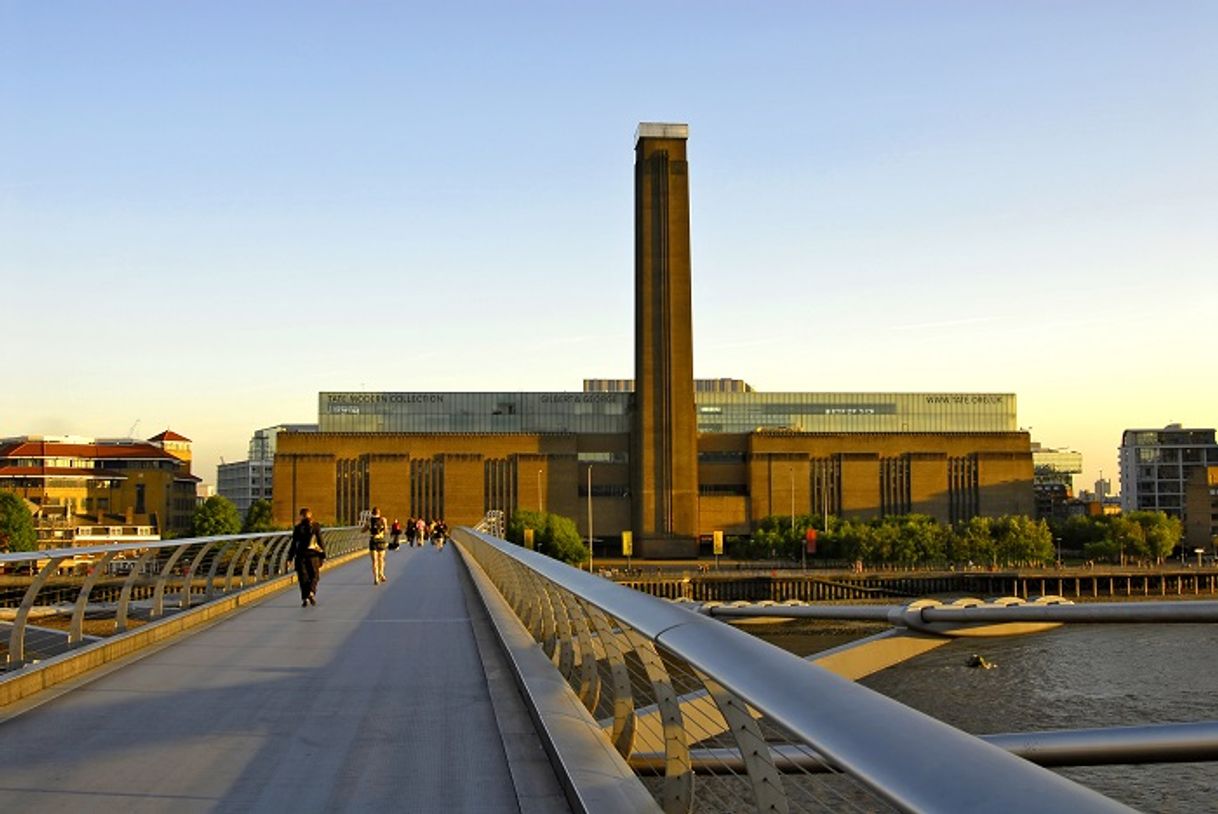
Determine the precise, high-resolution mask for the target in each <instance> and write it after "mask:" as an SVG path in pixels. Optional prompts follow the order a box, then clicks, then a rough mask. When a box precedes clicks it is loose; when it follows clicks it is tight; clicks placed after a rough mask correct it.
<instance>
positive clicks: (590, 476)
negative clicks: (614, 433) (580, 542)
mask: <svg viewBox="0 0 1218 814" xmlns="http://www.w3.org/2000/svg"><path fill="white" fill-rule="evenodd" d="M588 573H589V574H591V573H592V464H588Z"/></svg>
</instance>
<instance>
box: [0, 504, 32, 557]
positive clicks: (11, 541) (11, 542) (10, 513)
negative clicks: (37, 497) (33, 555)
mask: <svg viewBox="0 0 1218 814" xmlns="http://www.w3.org/2000/svg"><path fill="white" fill-rule="evenodd" d="M37 547H38V532H37V531H35V530H34V519H33V517H32V516H31V515H30V509H29V507H28V506H27V505H26V503H25V501H24V500H22V499H21V498H19V497H17V496H16V495H15V494H13V493H12V492H0V551H33V550H34V549H36V548H37Z"/></svg>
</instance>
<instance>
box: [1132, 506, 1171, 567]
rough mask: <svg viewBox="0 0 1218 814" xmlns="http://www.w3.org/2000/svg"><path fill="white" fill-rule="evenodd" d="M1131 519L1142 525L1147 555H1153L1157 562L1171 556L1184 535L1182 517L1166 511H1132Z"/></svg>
mask: <svg viewBox="0 0 1218 814" xmlns="http://www.w3.org/2000/svg"><path fill="white" fill-rule="evenodd" d="M1129 519H1130V520H1132V521H1134V522H1135V523H1137V524H1138V525H1139V526H1141V527H1142V537H1143V540H1144V541H1145V542H1144V547H1145V552H1146V556H1148V557H1153V558H1154V559H1155V561H1156V562H1162V561H1163V559H1164V558H1165V557H1170V556H1171V553H1172V550H1174V549H1175V547H1176V546H1178V545H1180V538H1181V537H1183V536H1184V524H1183V523H1181V522H1180V518H1178V517H1171V516H1169V515H1168V514H1166V513H1165V512H1145V511H1144V512H1130V513H1129Z"/></svg>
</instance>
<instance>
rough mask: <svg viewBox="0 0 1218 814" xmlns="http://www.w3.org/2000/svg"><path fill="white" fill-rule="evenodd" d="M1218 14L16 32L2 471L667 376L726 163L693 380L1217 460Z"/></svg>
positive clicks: (700, 277)
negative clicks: (55, 450) (6, 466)
mask: <svg viewBox="0 0 1218 814" xmlns="http://www.w3.org/2000/svg"><path fill="white" fill-rule="evenodd" d="M1215 30H1218V4H1213V3H1203V2H1179V3H1172V4H1168V5H1156V4H1146V3H1135V2H1086V1H1081V2H1072V3H1050V2H1037V1H1036V0H1030V1H1029V0H1021V1H1020V2H992V3H967V2H963V0H957V1H956V2H914V3H909V2H895V0H893V1H892V2H867V1H866V0H864V1H863V2H855V1H851V2H845V1H844V0H843V1H842V2H817V3H795V2H773V3H766V4H740V3H732V2H726V0H724V1H723V2H715V1H714V0H708V2H702V3H688V2H648V3H633V2H620V3H613V4H572V3H560V2H522V3H516V4H502V3H489V2H487V3H460V2H458V3H448V4H442V5H440V6H435V5H430V4H414V3H409V2H394V3H389V2H367V3H360V4H347V3H338V2H307V1H304V2H292V3H288V2H263V3H255V4H249V3H235V2H225V1H224V0H213V2H209V3H206V4H165V3H158V2H152V0H142V1H141V2H136V1H135V0H116V1H115V2H111V3H107V4H97V3H87V2H71V1H70V0H66V1H65V2H58V3H54V4H36V3H21V2H16V1H15V0H0V278H2V279H3V289H0V290H3V292H4V293H3V297H2V301H3V302H4V304H5V306H6V307H5V309H4V320H5V331H4V345H5V359H6V362H7V364H6V366H5V367H6V371H5V377H4V385H3V387H0V436H10V435H26V434H69V433H70V434H78V435H90V436H120V435H126V434H127V433H128V430H129V428H130V427H131V426H132V425H133V424H135V422H136V421H137V420H138V422H139V423H138V426H137V431H136V434H137V435H138V436H140V437H149V436H152V435H154V434H156V433H157V432H160V431H161V430H163V429H165V428H166V427H169V428H172V429H174V430H175V431H178V432H180V433H182V434H183V435H186V436H188V437H190V438H191V439H193V441H194V452H195V460H196V467H195V471H196V473H197V474H199V475H200V476H201V477H203V478H204V480H206V481H208V482H210V483H214V482H215V477H216V475H215V466H216V464H217V463H218V461H219V459H220V457H221V456H223V457H224V458H225V459H226V460H229V461H233V460H240V459H243V458H244V457H245V452H246V445H247V443H248V440H249V437H250V435H251V434H252V433H253V431H254V430H255V429H258V428H261V427H266V426H271V425H274V424H278V423H294V422H314V421H316V420H317V393H318V392H319V391H322V390H361V389H366V390H418V391H438V390H525V391H531V390H578V389H580V386H581V383H582V380H583V379H584V378H595V377H606V378H630V377H632V376H633V372H634V371H633V356H632V353H633V351H632V341H633V339H632V330H631V324H630V321H631V318H632V302H633V299H632V298H633V292H632V286H633V205H632V184H633V174H632V164H633V133H634V129H635V127H636V125H637V124H638V123H639V122H640V121H674V122H687V123H688V124H689V125H690V139H689V155H690V185H691V197H692V213H691V228H692V234H691V238H692V252H693V297H694V303H693V308H694V314H693V316H694V372H695V375H697V376H698V377H703V378H716V377H734V378H740V379H744V380H746V381H748V382H749V383H751V384H752V385H753V386H754V387H755V388H757V389H759V390H765V391H815V392H838V391H914V392H921V391H936V392H938V391H943V392H1012V393H1015V394H1017V396H1018V410H1019V413H1018V415H1019V423H1020V424H1021V425H1022V426H1023V427H1025V428H1029V429H1030V430H1031V433H1032V438H1033V440H1034V441H1038V442H1040V443H1042V444H1043V445H1044V446H1046V447H1064V448H1071V449H1075V450H1078V451H1080V452H1082V453H1083V456H1084V467H1085V471H1084V474H1083V475H1082V476H1081V477H1078V478H1076V484H1075V485H1076V488H1088V489H1089V488H1091V486H1092V483H1093V482H1094V481H1095V480H1096V479H1097V478H1098V477H1099V473H1100V471H1101V470H1102V471H1103V474H1104V477H1105V478H1108V479H1110V480H1112V482H1113V483H1114V485H1115V484H1116V483H1117V482H1118V478H1117V456H1116V448H1117V446H1118V445H1119V444H1120V440H1121V431H1122V430H1124V429H1126V428H1135V427H1162V426H1164V425H1166V424H1167V423H1169V422H1179V423H1182V424H1184V425H1185V426H1194V427H1213V426H1215V425H1216V424H1218V380H1216V378H1215V376H1214V367H1215V365H1214V351H1213V333H1214V328H1213V325H1214V319H1215V312H1216V308H1218V267H1216V266H1218V263H1216V262H1215V258H1218V229H1216V228H1215V227H1214V224H1215V223H1218V158H1216V157H1215V154H1214V149H1213V145H1214V144H1215V143H1218V106H1215V104H1214V100H1215V99H1218V55H1216V54H1215V49H1214V48H1213V42H1212V34H1213V32H1214V31H1215Z"/></svg>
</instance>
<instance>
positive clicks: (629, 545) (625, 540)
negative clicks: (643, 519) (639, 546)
mask: <svg viewBox="0 0 1218 814" xmlns="http://www.w3.org/2000/svg"><path fill="white" fill-rule="evenodd" d="M622 556H623V557H633V556H634V532H632V531H623V532H622Z"/></svg>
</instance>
